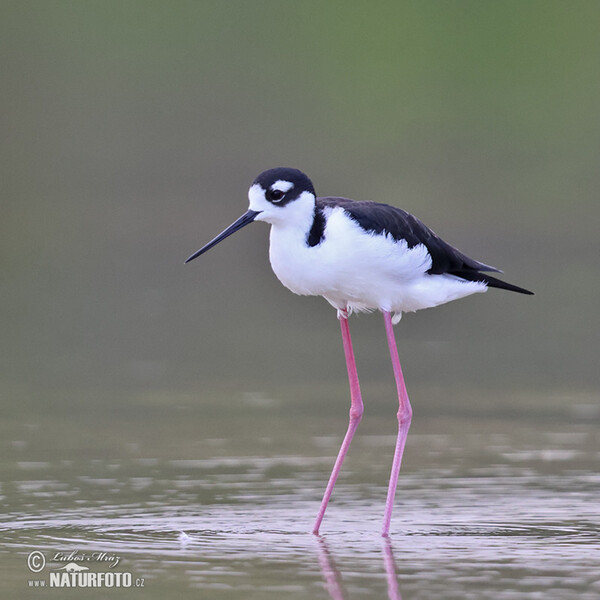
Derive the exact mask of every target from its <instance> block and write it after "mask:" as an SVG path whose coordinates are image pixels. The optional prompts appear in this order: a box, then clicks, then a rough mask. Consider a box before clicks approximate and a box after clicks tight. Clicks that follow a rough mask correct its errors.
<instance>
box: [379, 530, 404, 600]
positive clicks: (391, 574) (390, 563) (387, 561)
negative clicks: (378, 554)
mask: <svg viewBox="0 0 600 600" xmlns="http://www.w3.org/2000/svg"><path fill="white" fill-rule="evenodd" d="M382 543H383V564H384V566H385V574H386V579H387V586H388V596H389V598H390V600H402V598H401V596H400V589H399V588H398V576H397V575H396V562H395V561H394V553H393V552H392V542H390V538H389V537H385V538H383V540H382Z"/></svg>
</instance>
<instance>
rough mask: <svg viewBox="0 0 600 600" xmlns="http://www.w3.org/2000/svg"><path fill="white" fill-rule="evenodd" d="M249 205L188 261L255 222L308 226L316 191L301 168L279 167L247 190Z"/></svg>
mask: <svg viewBox="0 0 600 600" xmlns="http://www.w3.org/2000/svg"><path fill="white" fill-rule="evenodd" d="M248 199H249V201H250V205H249V207H248V211H247V212H245V213H244V214H243V215H242V216H241V217H240V218H239V219H237V221H234V222H233V223H232V224H231V225H230V226H229V227H227V229H225V230H224V231H222V232H221V233H220V234H219V235H218V236H217V237H216V238H214V239H213V240H211V241H210V242H208V244H206V245H205V246H203V247H202V248H200V250H198V251H197V252H195V253H194V254H192V255H191V256H190V257H189V258H188V259H187V260H186V261H185V262H186V263H188V262H190V261H191V260H194V259H195V258H197V257H198V256H200V255H201V254H204V253H205V252H207V251H208V250H210V249H211V248H212V247H213V246H216V245H217V244H218V243H219V242H221V241H223V240H224V239H225V238H227V237H229V236H230V235H231V234H233V233H235V232H236V231H239V230H240V229H241V228H242V227H245V226H246V225H248V224H249V223H252V221H265V222H266V223H270V224H280V223H288V224H292V225H294V224H295V225H298V226H300V227H307V226H308V222H309V220H311V219H312V218H313V213H314V207H315V189H314V187H313V184H312V181H311V180H310V179H309V178H308V177H307V176H306V175H305V174H304V173H303V172H302V171H299V170H298V169H292V168H291V167H276V168H275V169H269V170H268V171H263V172H262V173H261V174H260V175H259V176H258V177H257V178H256V179H255V180H254V181H253V182H252V185H251V186H250V189H249V190H248Z"/></svg>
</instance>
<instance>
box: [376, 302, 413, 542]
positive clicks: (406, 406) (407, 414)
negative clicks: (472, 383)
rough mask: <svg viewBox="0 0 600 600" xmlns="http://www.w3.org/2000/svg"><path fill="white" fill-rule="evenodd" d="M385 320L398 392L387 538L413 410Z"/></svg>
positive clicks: (389, 317)
mask: <svg viewBox="0 0 600 600" xmlns="http://www.w3.org/2000/svg"><path fill="white" fill-rule="evenodd" d="M383 320H384V322H385V332H386V334H387V340H388V346H389V349H390V357H391V359H392V367H393V369H394V378H395V379H396V388H397V390H398V414H397V416H398V438H397V439H396V449H395V451H394V460H393V462H392V473H391V475H390V483H389V486H388V493H387V500H386V503H385V513H384V516H383V527H382V530H381V535H382V536H383V537H387V536H388V535H389V532H390V521H391V519H392V509H393V507H394V496H395V495H396V485H397V484H398V474H399V473H400V464H401V463H402V453H403V452H404V444H406V437H407V435H408V429H409V427H410V421H411V419H412V408H411V406H410V402H409V400H408V393H407V391H406V385H405V383H404V376H403V375H402V367H401V366H400V359H399V358H398V348H397V347H396V338H395V337H394V325H393V324H392V315H391V314H390V313H389V312H384V313H383Z"/></svg>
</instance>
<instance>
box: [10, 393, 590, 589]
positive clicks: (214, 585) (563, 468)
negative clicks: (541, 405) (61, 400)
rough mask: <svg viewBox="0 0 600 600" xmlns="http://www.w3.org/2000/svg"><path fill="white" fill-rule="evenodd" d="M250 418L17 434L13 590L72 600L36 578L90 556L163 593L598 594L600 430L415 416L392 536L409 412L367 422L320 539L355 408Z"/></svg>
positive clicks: (267, 407) (220, 416)
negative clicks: (387, 509) (398, 442)
mask: <svg viewBox="0 0 600 600" xmlns="http://www.w3.org/2000/svg"><path fill="white" fill-rule="evenodd" d="M244 405H245V406H246V408H245V409H243V410H242V414H239V415H238V416H239V417H243V418H238V419H233V420H232V419H231V418H230V417H229V416H228V415H229V412H228V411H227V410H225V409H223V410H222V411H221V412H220V413H219V410H218V409H216V408H215V410H213V411H212V412H211V411H210V410H208V411H204V414H200V412H199V411H198V412H196V413H192V414H189V413H187V412H186V411H183V413H182V412H181V411H177V410H172V411H169V412H167V411H164V410H156V411H153V410H151V409H150V408H148V410H147V411H146V413H145V414H144V418H143V419H141V420H140V418H139V415H138V416H137V417H136V416H135V415H133V414H128V413H127V412H125V411H124V410H123V411H121V412H117V413H116V414H112V415H110V416H106V415H105V416H104V417H100V416H99V415H94V416H90V415H87V416H83V415H79V416H77V414H74V415H73V414H71V416H70V417H69V418H63V417H60V416H54V417H46V418H37V419H32V418H25V417H23V420H22V421H21V422H18V421H19V420H18V419H17V420H16V421H15V422H12V423H5V424H4V431H3V447H4V451H5V452H4V455H5V459H4V460H3V462H2V471H3V478H2V480H3V482H4V483H3V484H2V499H3V505H4V507H5V512H4V517H3V519H2V523H1V525H0V527H1V531H2V542H1V544H0V553H1V555H2V564H3V566H4V567H5V568H4V569H3V573H4V575H3V584H2V585H3V588H4V589H5V590H6V592H7V593H10V596H11V597H15V598H21V597H22V598H30V597H41V596H46V595H55V596H56V597H62V596H61V594H64V590H50V589H46V590H40V589H32V588H30V587H29V583H28V582H29V581H32V580H35V579H36V578H39V579H44V578H45V579H46V580H47V579H48V576H49V573H50V572H51V571H57V570H58V568H60V567H61V566H64V565H65V562H62V563H61V562H60V561H53V560H52V559H53V558H54V557H55V556H56V553H57V552H59V553H63V554H68V553H70V552H73V551H75V552H76V554H78V555H79V556H82V555H83V556H90V555H94V553H98V552H105V553H106V556H116V557H118V559H119V560H118V562H119V564H118V565H116V566H114V567H111V568H112V569H113V570H115V571H128V572H131V573H132V577H133V582H134V585H135V583H136V582H137V583H138V584H140V585H141V584H143V587H144V590H143V594H144V597H156V598H159V597H161V598H162V597H166V596H171V595H173V596H174V595H175V594H177V595H178V596H184V597H188V596H189V597H200V598H215V599H221V598H223V599H226V598H261V599H262V598H265V599H268V598H273V599H275V598H280V597H282V596H283V595H284V594H285V596H286V597H291V598H309V597H310V598H329V597H331V598H336V599H338V598H374V597H375V598H386V597H390V598H400V597H403V598H405V599H406V598H432V597H443V598H510V599H513V598H531V597H551V598H584V599H585V598H597V597H598V595H599V594H600V583H599V580H598V573H599V572H600V554H599V550H600V543H599V532H598V516H599V510H598V507H599V503H598V497H599V495H598V493H599V490H600V475H598V473H597V464H598V458H599V456H598V455H599V452H598V447H599V446H598V436H597V433H596V429H597V427H596V424H595V423H594V419H592V420H590V419H589V418H588V419H584V418H576V415H575V416H574V415H573V414H572V415H571V418H570V419H560V418H554V419H552V418H551V419H547V420H546V421H545V422H544V421H543V420H542V421H540V415H531V414H530V415H528V416H527V415H523V414H522V415H520V416H519V417H518V418H515V419H506V418H503V419H500V418H497V419H496V418H491V417H489V416H485V414H480V415H471V416H470V417H469V418H458V417H455V416H444V415H437V416H436V415H432V414H429V415H424V416H421V417H419V415H418V412H417V416H416V417H415V421H414V425H413V429H412V431H411V433H410V435H409V439H408V444H407V450H406V455H405V463H404V465H403V470H402V473H401V477H400V483H399V487H398V493H397V499H396V508H395V514H394V517H393V520H392V531H391V536H390V538H389V540H384V539H382V538H381V537H380V535H379V529H380V526H381V518H382V516H383V507H384V503H385V494H386V485H387V476H388V470H389V466H390V463H391V455H392V451H393V447H394V422H393V418H392V420H390V419H389V418H386V417H385V416H383V415H379V414H374V415H369V414H368V413H367V415H366V416H365V420H364V422H363V424H362V425H361V429H359V433H358V434H357V437H356V439H355V441H354V444H353V446H352V449H351V452H350V454H349V456H348V459H347V462H346V464H345V466H344V467H345V468H344V469H343V471H342V474H341V476H340V479H339V481H338V484H337V486H336V490H335V493H334V496H333V500H332V502H331V504H330V506H329V508H328V511H327V514H326V517H325V520H324V523H323V527H322V535H321V536H319V537H316V536H313V535H311V534H310V533H309V532H310V529H311V525H312V521H313V518H314V516H315V513H316V511H317V509H318V504H319V500H320V497H321V494H322V492H323V488H324V485H325V483H326V480H327V477H328V474H329V470H330V468H331V466H332V463H333V460H334V457H335V454H336V452H337V449H338V445H339V443H340V441H341V436H342V434H343V432H344V428H345V416H344V414H345V411H343V412H342V414H341V415H339V416H334V415H333V414H331V415H330V416H326V417H321V418H318V419H317V418H316V417H311V416H310V415H307V414H305V415H302V414H298V415H295V416H294V417H293V418H292V417H290V416H289V415H286V413H285V411H280V410H277V409H276V406H277V403H275V402H269V401H268V400H267V399H265V398H263V397H262V396H260V395H252V394H250V395H248V396H246V397H244V398H243V399H242V400H241V401H240V406H241V407H243V406H244ZM375 412H377V411H375ZM207 414H208V416H207ZM67 427H68V429H69V430H70V432H71V434H70V435H68V436H67V435H61V433H62V431H63V428H67ZM33 551H40V552H42V553H43V554H44V556H45V558H46V560H47V564H46V567H45V568H44V570H43V571H42V572H41V573H40V574H39V576H38V575H33V574H32V573H31V571H30V570H29V569H28V567H27V557H28V555H29V554H30V553H31V552H33ZM85 564H89V565H90V570H96V571H98V570H101V564H100V562H99V561H96V562H94V563H91V562H88V563H85ZM105 570H106V569H105ZM78 593H79V594H82V597H87V595H88V594H89V595H91V596H96V595H98V596H102V597H105V595H106V594H109V591H108V590H106V589H105V590H90V589H88V590H85V592H83V591H81V590H80V591H79V592H78ZM83 594H85V595H83ZM110 594H112V595H113V596H114V597H117V596H118V597H130V596H132V597H133V596H136V597H141V596H140V595H139V594H140V591H139V590H138V589H119V590H112V591H111V592H110Z"/></svg>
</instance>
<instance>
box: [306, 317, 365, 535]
mask: <svg viewBox="0 0 600 600" xmlns="http://www.w3.org/2000/svg"><path fill="white" fill-rule="evenodd" d="M338 318H339V320H340V326H341V328H342V341H343V344H344V354H345V356H346V367H347V369H348V381H349V383H350V422H349V423H348V430H347V431H346V435H345V436H344V441H343V442H342V447H341V448H340V451H339V453H338V456H337V459H336V461H335V465H334V466H333V471H332V472H331V475H330V477H329V482H328V483H327V488H326V489H325V495H324V496H323V500H322V501H321V507H320V509H319V512H318V514H317V519H316V520H315V525H314V527H313V533H314V534H315V535H318V533H319V527H321V521H322V520H323V517H324V516H325V509H326V508H327V504H328V502H329V498H331V493H332V492H333V487H334V486H335V482H336V480H337V477H338V475H339V473H340V469H341V468H342V463H343V462H344V458H345V457H346V453H347V452H348V448H349V447H350V442H351V441H352V438H353V437H354V432H355V431H356V428H357V427H358V424H359V423H360V420H361V418H362V414H363V410H364V409H363V401H362V396H361V393H360V386H359V383H358V373H357V372H356V361H355V360H354V350H353V349H352V339H351V338H350V328H349V327H348V312H347V311H346V310H340V311H338Z"/></svg>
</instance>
